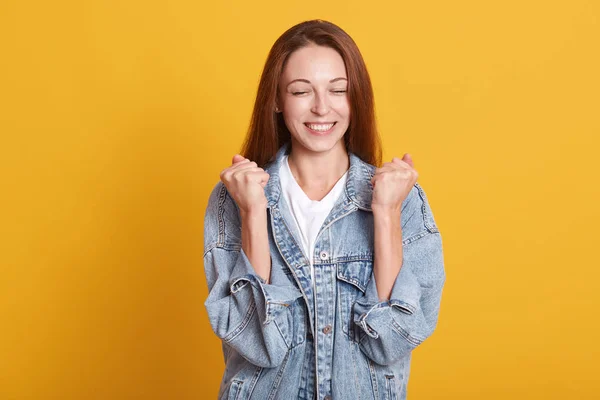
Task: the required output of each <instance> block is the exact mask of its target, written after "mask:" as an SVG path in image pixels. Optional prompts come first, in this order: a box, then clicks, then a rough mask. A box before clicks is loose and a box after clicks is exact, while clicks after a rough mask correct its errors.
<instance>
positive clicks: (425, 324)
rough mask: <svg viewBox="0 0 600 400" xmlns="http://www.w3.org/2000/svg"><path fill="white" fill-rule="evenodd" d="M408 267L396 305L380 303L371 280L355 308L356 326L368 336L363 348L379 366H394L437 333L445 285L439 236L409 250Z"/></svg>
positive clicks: (423, 239)
mask: <svg viewBox="0 0 600 400" xmlns="http://www.w3.org/2000/svg"><path fill="white" fill-rule="evenodd" d="M403 252H404V257H403V263H402V268H401V269H400V273H399V274H398V276H397V278H396V280H395V282H394V286H393V289H392V291H391V294H390V300H386V301H379V299H378V294H377V284H376V280H375V279H373V278H372V279H371V280H370V282H369V284H368V285H367V289H366V291H365V294H364V296H363V297H362V298H360V299H358V300H357V301H356V303H355V304H354V309H353V314H354V322H355V323H356V324H357V325H358V326H359V327H360V328H362V330H363V331H364V332H365V333H366V335H364V336H363V338H362V340H361V342H360V347H361V349H362V351H363V352H364V353H365V354H366V355H367V357H369V358H370V359H371V360H373V361H374V362H376V363H378V364H383V365H386V364H392V363H394V362H396V361H398V360H399V359H400V358H402V357H404V356H405V355H407V354H408V353H409V352H411V351H412V350H414V349H415V348H416V347H417V346H418V345H419V344H421V343H422V342H423V341H424V340H425V339H427V338H428V337H429V336H430V335H431V334H432V333H433V331H434V329H435V327H436V325H437V320H438V314H439V307H440V301H441V296H442V289H443V286H444V281H445V273H444V261H443V252H442V241H441V236H440V233H439V232H435V233H427V234H425V236H423V237H421V238H420V239H418V240H415V241H413V242H410V243H408V244H406V245H405V246H404V249H403Z"/></svg>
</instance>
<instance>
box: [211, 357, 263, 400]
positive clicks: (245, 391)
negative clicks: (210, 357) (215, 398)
mask: <svg viewBox="0 0 600 400" xmlns="http://www.w3.org/2000/svg"><path fill="white" fill-rule="evenodd" d="M262 370H263V369H262V368H261V367H257V366H256V365H252V364H250V363H249V362H246V363H245V365H244V366H243V367H242V369H241V370H240V371H239V372H238V373H236V374H235V375H234V376H233V378H231V380H230V381H229V385H228V388H227V390H225V391H224V393H223V395H222V397H220V399H223V400H224V399H227V400H247V399H249V398H250V396H251V395H252V391H253V390H254V386H256V382H257V381H258V378H259V377H260V374H261V372H262Z"/></svg>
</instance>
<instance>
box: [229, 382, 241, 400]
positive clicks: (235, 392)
mask: <svg viewBox="0 0 600 400" xmlns="http://www.w3.org/2000/svg"><path fill="white" fill-rule="evenodd" d="M243 387H244V382H243V381H238V380H233V381H231V386H230V387H229V396H227V400H240V394H241V393H242V388H243Z"/></svg>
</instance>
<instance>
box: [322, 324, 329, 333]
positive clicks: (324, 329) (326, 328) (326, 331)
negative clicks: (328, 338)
mask: <svg viewBox="0 0 600 400" xmlns="http://www.w3.org/2000/svg"><path fill="white" fill-rule="evenodd" d="M329 332H331V325H327V326H326V327H325V328H323V333H324V334H326V335H327V334H328V333H329Z"/></svg>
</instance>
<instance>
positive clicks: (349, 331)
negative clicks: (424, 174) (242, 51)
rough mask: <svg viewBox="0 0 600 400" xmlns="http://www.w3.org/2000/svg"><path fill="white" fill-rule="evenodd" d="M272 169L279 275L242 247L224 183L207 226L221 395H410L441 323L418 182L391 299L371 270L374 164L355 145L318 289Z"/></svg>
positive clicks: (430, 233)
mask: <svg viewBox="0 0 600 400" xmlns="http://www.w3.org/2000/svg"><path fill="white" fill-rule="evenodd" d="M287 150H288V147H287V146H284V147H282V148H281V149H280V150H279V151H278V153H277V156H276V157H275V159H274V161H272V162H271V163H270V164H269V165H268V166H267V167H266V168H265V170H266V171H267V172H268V173H269V175H270V179H269V182H268V184H267V186H266V187H265V195H266V197H267V201H268V213H267V215H268V217H267V218H268V224H267V225H268V230H269V243H270V251H271V263H272V266H271V281H270V283H269V284H266V283H265V281H264V280H263V279H262V278H260V277H259V276H258V275H257V274H256V273H255V272H254V269H253V267H252V265H250V263H249V260H248V258H247V256H246V254H245V253H244V251H243V250H242V248H241V243H242V240H241V229H240V226H241V220H240V216H239V209H238V207H237V205H236V204H235V202H234V201H233V199H232V198H231V197H230V196H229V195H228V193H227V190H226V188H225V186H224V185H223V184H222V183H221V182H219V183H218V184H217V185H216V186H215V188H214V190H213V191H212V193H211V195H210V199H209V202H208V207H207V210H206V215H205V222H204V224H205V226H204V268H205V274H206V279H207V283H208V288H209V294H208V298H207V299H206V302H205V306H206V310H207V312H208V317H209V320H210V324H211V326H212V329H213V330H214V332H215V333H216V334H217V336H218V337H219V338H220V339H221V341H222V346H223V354H224V358H225V372H224V374H223V380H222V382H221V387H220V390H219V397H218V398H219V399H230V400H232V399H236V400H242V399H258V400H267V399H286V400H288V399H305V400H313V399H318V400H323V399H324V400H329V399H334V400H350V399H352V400H355V399H365V400H366V399H375V400H380V399H405V398H406V387H407V383H408V376H409V371H410V361H411V351H412V350H413V349H414V348H415V347H417V346H418V345H419V344H420V343H422V342H423V341H424V340H425V339H426V338H427V337H429V336H430V335H431V334H432V332H433V330H434V329H435V327H436V324H437V319H438V311H439V306H440V300H441V294H442V288H443V285H444V281H445V272H444V261H443V254H442V241H441V236H440V232H439V231H438V228H437V226H436V223H435V221H434V219H433V214H432V212H431V208H430V207H429V203H428V201H427V197H426V196H425V192H424V191H423V189H422V188H421V186H420V185H419V184H418V183H417V184H415V185H414V187H413V188H412V189H411V191H410V193H409V195H408V196H407V198H406V199H405V201H404V203H403V204H402V213H401V223H402V246H403V265H402V268H401V269H400V273H399V274H398V277H397V279H396V282H395V283H394V287H393V290H392V293H391V296H390V299H389V301H384V302H380V301H379V298H378V295H377V288H376V286H375V279H374V276H373V233H374V226H373V214H372V210H371V198H372V185H371V183H370V180H371V177H372V176H373V173H374V170H375V167H374V166H372V165H370V164H367V163H365V162H363V161H362V160H361V159H360V158H358V157H357V156H356V155H354V154H352V153H351V154H349V160H350V169H349V171H348V179H347V182H346V187H345V190H344V192H343V194H342V195H341V196H340V197H339V198H338V200H337V202H336V204H335V205H334V207H333V209H332V210H331V213H330V214H329V216H328V217H327V218H326V220H325V222H324V223H323V225H322V227H321V230H320V231H319V234H318V236H317V240H316V243H315V249H314V253H313V254H311V255H309V256H310V257H312V258H313V260H314V268H315V271H314V272H315V274H314V279H315V286H314V287H315V288H316V289H314V290H313V285H312V282H311V273H310V264H309V260H308V259H307V255H305V254H304V252H303V250H302V247H301V245H300V243H301V241H300V235H299V232H298V231H297V229H296V227H295V224H294V223H293V219H292V218H293V217H292V215H291V213H290V211H289V208H288V206H287V204H286V203H285V200H284V198H283V196H281V185H280V182H279V166H280V162H281V159H282V156H283V155H284V154H285V153H286V152H287Z"/></svg>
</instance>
